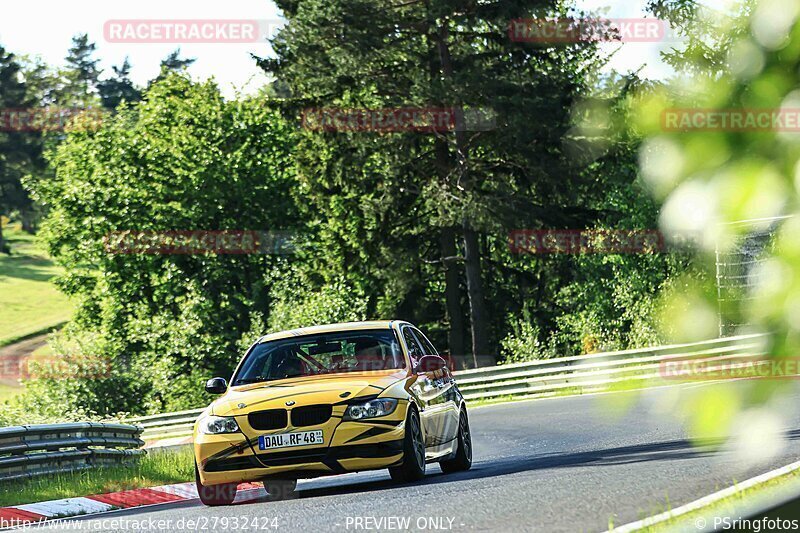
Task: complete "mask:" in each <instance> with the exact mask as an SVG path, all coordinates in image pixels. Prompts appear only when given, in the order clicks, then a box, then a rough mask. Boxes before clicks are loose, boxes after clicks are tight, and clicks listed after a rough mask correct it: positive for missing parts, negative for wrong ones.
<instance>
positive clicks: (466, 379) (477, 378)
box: [128, 335, 764, 440]
mask: <svg viewBox="0 0 800 533" xmlns="http://www.w3.org/2000/svg"><path fill="white" fill-rule="evenodd" d="M763 340H764V337H763V336H761V335H740V336H738V337H726V338H722V339H713V340H708V341H703V342H696V343H692V344H676V345H671V346H655V347H651V348H641V349H636V350H623V351H617V352H604V353H596V354H588V355H577V356H573V357H559V358H556V359H542V360H538V361H531V362H526V363H516V364H511V365H498V366H492V367H485V368H478V369H475V370H462V371H458V372H455V373H454V374H455V376H456V378H457V381H458V387H459V389H461V392H462V393H463V394H464V397H465V398H466V399H467V400H491V399H493V398H501V397H505V396H514V397H523V398H527V397H537V396H548V395H556V394H563V393H565V392H571V391H572V390H573V389H577V391H580V392H591V391H596V390H602V389H605V388H608V387H609V386H612V385H613V384H615V383H618V382H623V381H624V382H636V381H641V382H644V381H646V380H652V379H655V378H658V377H659V376H660V373H659V366H660V365H661V364H662V363H663V362H665V361H670V360H684V359H695V358H696V359H703V360H704V361H708V362H714V361H720V362H724V363H725V364H726V365H735V364H736V363H737V362H738V361H742V362H745V361H747V360H748V359H751V358H753V357H755V356H757V355H758V354H763V353H764V348H763V346H762V343H763ZM202 412H203V409H192V410H189V411H180V412H178V413H164V414H160V415H153V416H144V417H138V418H132V419H130V420H128V422H131V423H135V424H140V425H142V426H144V428H145V430H144V434H143V435H142V438H144V439H145V440H152V439H165V438H170V437H183V436H187V435H191V433H192V427H193V426H194V422H195V420H196V419H197V417H198V416H200V413H202Z"/></svg>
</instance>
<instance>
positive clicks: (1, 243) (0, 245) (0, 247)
mask: <svg viewBox="0 0 800 533" xmlns="http://www.w3.org/2000/svg"><path fill="white" fill-rule="evenodd" d="M5 251H6V241H5V240H4V239H3V215H2V214H0V254H2V253H4V252H5Z"/></svg>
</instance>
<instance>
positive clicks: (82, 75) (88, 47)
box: [66, 33, 102, 93]
mask: <svg viewBox="0 0 800 533" xmlns="http://www.w3.org/2000/svg"><path fill="white" fill-rule="evenodd" d="M96 50H97V45H95V43H91V42H89V35H88V34H86V33H82V34H79V35H76V36H74V37H73V38H72V46H71V47H70V49H69V52H68V53H67V57H66V62H67V70H68V72H70V73H71V76H70V78H71V80H72V82H73V84H76V85H78V86H79V87H80V89H79V91H81V90H82V92H83V93H89V92H91V91H94V90H95V89H96V88H97V80H98V78H99V77H100V74H101V72H102V71H101V70H99V69H98V68H97V63H99V62H100V60H99V59H94V58H93V57H92V56H93V55H94V53H95V51H96Z"/></svg>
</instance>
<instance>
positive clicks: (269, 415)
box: [247, 409, 288, 430]
mask: <svg viewBox="0 0 800 533" xmlns="http://www.w3.org/2000/svg"><path fill="white" fill-rule="evenodd" d="M287 420H288V419H287V416H286V410H285V409H269V410H267V411H257V412H255V413H250V414H249V415H247V421H248V422H250V427H252V428H253V429H259V430H269V429H281V428H285V427H286V423H287Z"/></svg>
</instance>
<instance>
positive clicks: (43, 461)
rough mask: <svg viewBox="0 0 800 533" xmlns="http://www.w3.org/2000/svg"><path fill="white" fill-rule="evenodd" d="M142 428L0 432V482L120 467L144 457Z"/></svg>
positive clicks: (94, 425)
mask: <svg viewBox="0 0 800 533" xmlns="http://www.w3.org/2000/svg"><path fill="white" fill-rule="evenodd" d="M143 429H144V428H142V427H141V426H132V425H127V424H107V423H101V422H77V423H69V424H42V425H35V426H12V427H4V428H0V480H10V479H18V478H28V477H34V476H40V475H45V474H56V473H60V472H72V471H75V470H83V469H86V468H94V467H97V466H105V465H111V464H120V463H123V462H125V461H127V460H129V459H132V458H134V457H137V456H139V455H142V454H144V453H145V452H144V450H139V449H138V448H141V447H142V446H143V445H144V441H142V440H141V439H140V438H139V435H141V433H142V431H143Z"/></svg>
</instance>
